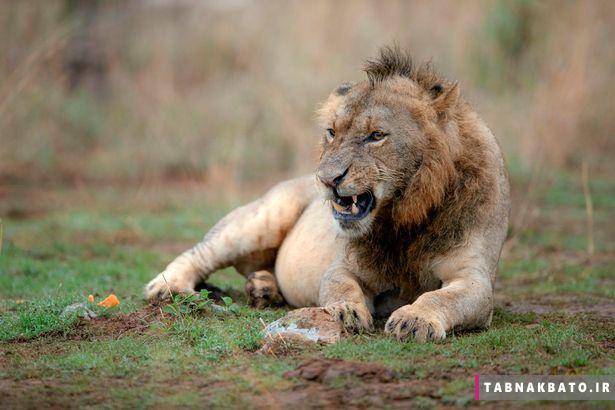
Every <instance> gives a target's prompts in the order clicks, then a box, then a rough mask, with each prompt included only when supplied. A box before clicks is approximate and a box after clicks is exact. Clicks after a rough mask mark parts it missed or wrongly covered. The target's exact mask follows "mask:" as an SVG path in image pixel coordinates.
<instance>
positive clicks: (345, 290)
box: [319, 262, 373, 332]
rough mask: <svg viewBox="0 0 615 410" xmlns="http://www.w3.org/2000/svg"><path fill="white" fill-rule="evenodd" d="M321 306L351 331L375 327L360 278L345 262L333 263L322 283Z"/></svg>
mask: <svg viewBox="0 0 615 410" xmlns="http://www.w3.org/2000/svg"><path fill="white" fill-rule="evenodd" d="M319 303H320V306H323V307H324V308H325V310H326V311H327V312H328V313H329V314H330V315H331V316H333V317H334V318H336V319H338V320H339V321H340V322H341V323H342V325H343V327H344V329H345V330H346V331H349V332H362V331H370V330H371V329H372V327H373V322H372V315H371V312H370V309H369V307H368V304H369V305H371V300H370V299H368V298H367V297H366V295H365V293H364V292H363V289H362V288H361V285H360V284H359V280H358V278H357V277H356V276H355V275H354V274H353V273H352V270H351V269H349V268H348V267H347V266H344V263H341V264H338V263H336V262H334V263H333V265H332V266H331V268H330V269H329V271H327V272H326V273H325V274H324V276H323V278H322V281H321V283H320V294H319Z"/></svg>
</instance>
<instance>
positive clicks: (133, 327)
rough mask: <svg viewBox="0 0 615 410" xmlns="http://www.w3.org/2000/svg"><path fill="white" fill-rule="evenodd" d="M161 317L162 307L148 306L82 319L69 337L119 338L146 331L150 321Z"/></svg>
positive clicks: (79, 338) (80, 338)
mask: <svg viewBox="0 0 615 410" xmlns="http://www.w3.org/2000/svg"><path fill="white" fill-rule="evenodd" d="M160 317H161V313H160V308H159V307H157V306H148V307H146V308H143V309H141V310H139V311H136V312H133V313H128V314H126V313H120V314H117V315H113V316H109V317H97V318H94V319H90V320H85V319H81V320H80V321H79V323H78V324H77V326H75V327H74V328H73V329H72V330H71V331H70V333H68V335H67V338H69V339H71V340H97V339H119V338H120V337H123V336H127V335H140V334H143V333H145V331H146V330H147V329H148V328H149V326H150V323H151V322H152V321H154V320H156V319H158V318H160Z"/></svg>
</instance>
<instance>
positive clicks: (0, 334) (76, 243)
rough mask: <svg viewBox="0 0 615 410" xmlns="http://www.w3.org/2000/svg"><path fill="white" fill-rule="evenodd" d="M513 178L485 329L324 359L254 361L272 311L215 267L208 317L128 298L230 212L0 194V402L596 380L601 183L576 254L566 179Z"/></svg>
mask: <svg viewBox="0 0 615 410" xmlns="http://www.w3.org/2000/svg"><path fill="white" fill-rule="evenodd" d="M519 181H520V182H518V183H517V185H516V187H515V206H516V207H517V212H515V213H514V215H516V218H517V220H516V222H515V223H516V224H517V225H516V226H518V229H517V230H516V231H512V232H511V239H510V240H509V241H508V243H507V244H506V247H505V251H504V254H503V258H502V260H501V263H500V271H499V276H498V280H497V284H496V310H495V314H494V320H493V325H492V326H491V328H490V329H489V330H486V331H482V332H465V333H461V334H459V333H458V334H450V335H448V337H447V339H446V340H445V341H444V342H442V343H437V344H434V343H427V344H417V343H414V342H406V343H400V342H397V341H395V340H392V339H391V338H389V337H387V336H385V335H383V334H382V333H381V330H379V331H377V332H376V333H374V334H371V335H358V336H352V337H348V338H346V339H344V340H343V341H342V342H340V343H337V344H335V345H329V346H303V345H294V344H293V343H292V341H288V343H285V344H284V346H282V348H278V349H273V350H270V351H268V352H267V353H265V354H263V353H261V352H259V349H260V347H261V346H262V344H263V337H262V334H261V331H262V329H263V325H264V324H265V323H268V322H270V321H272V320H274V319H276V318H279V317H281V316H283V315H284V313H285V312H286V309H284V308H281V309H269V310H254V309H251V308H249V307H247V306H246V304H245V302H246V300H245V297H244V295H243V278H242V277H241V276H239V275H238V274H237V273H235V272H234V271H233V270H232V269H227V270H224V271H221V272H218V273H217V274H215V275H214V277H213V278H212V279H211V281H210V282H211V283H212V284H213V285H215V286H218V287H219V288H221V289H222V290H223V291H224V292H225V293H226V294H228V295H229V296H230V297H231V298H232V299H233V302H232V303H231V302H230V301H229V300H228V299H227V300H226V302H219V303H220V304H221V305H222V306H225V308H223V309H213V308H212V307H211V303H210V302H209V301H203V300H201V302H200V303H201V304H200V305H199V304H198V303H194V301H193V303H187V302H186V301H184V302H177V303H174V304H172V305H170V306H166V307H165V306H156V307H151V306H148V305H147V304H146V303H145V302H144V301H143V300H142V298H141V295H142V287H143V285H144V284H145V283H146V282H147V281H148V280H149V279H150V278H151V277H152V276H153V275H154V274H156V273H157V272H158V271H160V269H161V268H163V267H164V266H165V264H166V263H168V262H169V261H170V260H171V259H172V258H173V257H174V256H175V255H176V254H177V253H178V252H180V251H182V250H184V249H185V248H187V247H188V246H190V245H191V244H192V243H193V242H195V241H196V240H198V239H199V238H200V237H202V235H203V234H204V233H205V232H206V230H207V229H208V228H209V227H211V226H212V224H213V223H215V221H216V220H218V219H219V218H220V217H221V216H222V215H223V214H224V213H225V212H226V211H228V210H229V209H230V208H231V207H232V206H234V205H236V203H228V202H223V201H216V200H215V199H212V196H211V195H209V194H207V193H204V192H203V190H202V189H201V188H196V187H194V186H192V185H186V184H179V185H177V186H175V185H173V186H169V185H165V186H164V187H156V186H154V187H150V188H147V189H145V188H141V189H139V190H138V191H135V190H134V188H129V187H122V186H116V187H105V188H96V189H93V188H88V187H78V188H73V189H63V188H40V187H38V188H28V187H21V188H18V187H9V188H6V189H3V190H0V212H1V213H0V215H4V216H5V217H4V218H3V225H2V226H3V241H2V245H1V246H2V254H1V256H0V404H1V405H2V407H3V408H6V407H8V408H11V407H43V408H45V407H87V406H105V407H158V408H167V407H188V406H190V407H192V406H194V405H199V406H201V407H248V408H263V407H272V408H278V407H279V408H282V407H285V406H286V405H287V404H288V405H290V404H293V405H295V406H299V407H318V406H324V407H338V406H341V405H346V406H349V407H387V408H396V407H408V406H413V407H417V408H433V407H443V406H454V405H468V406H476V405H482V406H490V405H491V406H492V405H493V404H492V403H491V404H490V403H485V402H480V403H477V402H475V401H473V396H472V395H473V375H474V374H475V373H480V374H548V373H552V374H614V373H615V366H614V363H615V319H614V318H615V286H614V285H615V280H614V279H615V278H614V276H615V275H614V272H615V227H614V226H613V224H612V223H611V222H612V218H613V215H614V212H615V185H614V184H613V183H611V182H609V181H606V180H601V179H597V180H593V181H592V183H591V186H590V188H591V195H592V197H591V198H592V200H593V211H594V212H593V219H594V222H593V225H594V241H595V251H594V253H593V255H590V254H589V253H588V252H587V241H588V233H587V232H588V230H587V213H586V208H585V204H586V202H585V197H584V195H583V190H582V186H581V184H580V181H579V180H578V179H577V178H576V177H574V176H557V177H553V178H551V179H550V180H549V183H548V184H543V185H541V186H540V187H539V188H540V189H535V190H534V191H533V193H532V194H531V195H530V193H528V190H526V189H525V188H524V187H525V186H526V183H528V180H524V179H520V180H519ZM112 291H113V292H115V293H116V294H117V296H118V297H119V299H120V301H121V305H120V306H119V308H113V309H110V310H104V309H102V308H96V309H95V310H96V312H97V313H98V314H99V317H98V318H97V319H93V320H91V321H85V320H83V319H79V318H77V317H75V316H74V315H65V316H62V315H61V312H62V310H63V308H64V307H65V306H67V305H69V304H72V303H75V302H82V301H85V300H86V298H87V295H88V294H94V295H95V297H96V299H97V300H100V299H102V298H103V297H104V296H106V295H107V294H108V293H110V292H112ZM382 325H383V323H380V324H379V327H380V329H381V328H382ZM511 404H513V405H517V404H515V403H511ZM568 405H569V406H571V407H572V406H573V405H574V406H576V405H575V404H570V403H568ZM577 405H578V403H577ZM587 405H591V406H598V407H601V406H604V403H603V404H601V403H594V404H587Z"/></svg>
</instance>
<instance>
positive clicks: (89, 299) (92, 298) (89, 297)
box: [88, 295, 94, 303]
mask: <svg viewBox="0 0 615 410" xmlns="http://www.w3.org/2000/svg"><path fill="white" fill-rule="evenodd" d="M88 302H90V303H94V295H90V296H88Z"/></svg>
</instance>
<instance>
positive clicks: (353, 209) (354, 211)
mask: <svg viewBox="0 0 615 410" xmlns="http://www.w3.org/2000/svg"><path fill="white" fill-rule="evenodd" d="M358 213H359V208H357V204H354V203H353V204H352V214H353V215H356V214H358Z"/></svg>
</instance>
